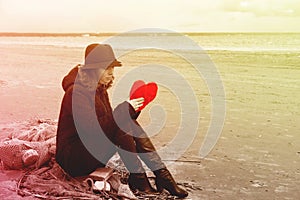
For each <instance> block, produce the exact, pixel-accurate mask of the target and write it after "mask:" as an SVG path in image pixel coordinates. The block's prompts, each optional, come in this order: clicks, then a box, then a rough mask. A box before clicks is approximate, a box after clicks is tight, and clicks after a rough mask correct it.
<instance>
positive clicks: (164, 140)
mask: <svg viewBox="0 0 300 200" xmlns="http://www.w3.org/2000/svg"><path fill="white" fill-rule="evenodd" d="M0 55H1V58H3V60H2V64H1V65H0V68H1V72H0V87H1V91H0V102H1V106H0V134H1V138H3V137H5V134H9V131H10V129H9V127H10V126H11V127H13V128H14V129H15V130H18V127H19V128H20V127H21V124H24V123H27V122H28V123H30V122H31V121H34V120H37V119H42V120H43V119H50V120H53V121H56V120H57V118H58V115H59V109H60V102H61V99H62V97H63V90H62V88H61V80H62V78H63V76H64V75H66V74H67V73H68V71H69V70H70V69H72V67H74V66H75V65H76V64H78V63H81V62H82V55H83V49H81V48H70V47H62V46H54V47H53V46H52V47H47V48H45V46H34V45H33V46H26V45H17V44H15V45H0ZM158 55H159V56H162V57H163V59H160V60H162V64H165V65H168V66H170V67H173V68H174V69H176V70H177V71H179V72H180V73H182V74H183V75H185V77H186V78H187V80H188V81H189V82H190V85H191V87H192V88H194V91H195V94H196V96H197V99H198V102H199V109H200V114H201V115H200V119H199V128H198V130H197V131H198V132H197V134H196V137H195V138H194V140H193V141H192V144H191V145H190V147H189V148H187V150H186V151H185V153H184V154H183V155H182V156H181V157H180V158H179V159H178V161H176V162H171V163H169V168H170V169H171V171H173V172H174V176H175V179H176V180H178V182H180V183H190V184H192V185H194V186H195V187H197V190H191V191H190V197H191V198H192V199H298V198H299V196H300V190H299V189H300V167H299V166H300V165H299V163H300V136H299V134H298V133H299V125H298V122H299V121H300V110H299V109H298V108H299V107H300V93H299V89H300V88H299V87H300V82H299V81H300V80H299V77H300V68H299V66H298V63H299V62H298V61H299V58H300V57H299V56H300V53H299V52H294V53H287V54H283V53H278V52H267V53H266V52H264V53H257V52H255V53H253V52H252V53H250V52H229V51H225V52H224V51H222V52H220V51H208V55H209V56H210V58H211V59H212V61H213V62H214V63H215V66H216V67H217V69H218V71H219V73H220V77H221V79H222V81H223V84H224V88H225V93H226V118H225V123H224V126H223V130H222V134H221V136H220V138H219V140H218V142H217V144H216V146H215V147H214V149H213V150H212V151H211V152H210V153H209V154H208V155H207V156H206V157H205V158H203V159H201V158H200V157H199V148H200V146H201V145H202V142H203V140H204V138H205V134H206V132H207V130H208V127H209V125H210V117H211V105H210V104H211V100H210V94H209V91H208V89H207V86H206V85H205V81H204V80H201V78H199V77H197V76H196V75H195V73H194V72H193V71H191V70H185V69H183V68H180V67H182V66H178V62H177V60H176V59H178V58H170V55H169V54H163V53H161V52H158V53H156V54H155V52H154V54H152V52H144V53H140V54H139V53H136V54H133V55H128V56H127V57H126V56H125V57H124V58H123V60H122V62H123V63H124V64H125V66H126V67H124V68H122V69H120V70H118V71H117V70H116V76H117V77H122V76H123V75H124V74H126V73H127V72H128V70H129V69H131V68H134V67H136V66H139V64H141V63H142V61H143V62H145V63H147V62H149V60H150V61H151V60H155V59H154V58H155V57H156V56H158ZM144 57H145V60H142V59H143V58H144ZM137 58H138V59H139V60H138V59H137ZM184 66H185V65H184ZM117 81H118V80H116V83H117ZM170 96H171V93H168V92H167V91H165V89H164V88H161V94H159V96H158V97H157V99H156V100H155V103H156V104H162V105H164V106H165V110H166V112H167V117H168V119H167V120H166V126H164V128H163V130H161V133H159V134H157V135H155V136H153V141H154V143H155V145H156V146H157V147H158V148H161V147H163V146H165V145H168V142H170V141H171V139H172V138H171V135H170V134H171V132H172V131H174V130H175V131H176V130H177V128H178V127H177V126H178V125H179V124H180V110H178V108H173V107H177V105H178V103H176V97H170ZM166 102H167V103H166ZM168 104H170V105H168ZM139 120H140V121H141V123H142V124H145V125H147V124H148V123H150V122H149V121H151V120H150V119H149V113H148V110H146V111H145V112H144V113H142V114H141V116H140V119H139ZM171 122H172V123H171ZM19 130H21V129H19ZM19 175H20V174H19V172H9V171H2V172H1V173H0V183H1V184H0V191H1V190H2V191H3V193H2V191H1V195H2V194H3V195H4V196H3V197H5V195H12V196H11V197H12V198H11V199H14V198H17V196H15V192H14V191H13V189H11V188H14V187H15V186H14V185H10V183H11V184H14V183H13V182H12V180H17V179H18V178H19ZM7 184H8V185H9V186H4V185H7ZM7 187H10V188H7ZM0 198H1V196H0Z"/></svg>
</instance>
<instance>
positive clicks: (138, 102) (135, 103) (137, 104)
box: [127, 97, 145, 111]
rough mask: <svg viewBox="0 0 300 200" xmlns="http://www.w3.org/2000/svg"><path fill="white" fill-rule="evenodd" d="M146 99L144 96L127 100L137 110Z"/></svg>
mask: <svg viewBox="0 0 300 200" xmlns="http://www.w3.org/2000/svg"><path fill="white" fill-rule="evenodd" d="M144 101H145V99H144V98H143V97H140V98H137V99H131V100H127V102H128V103H129V104H130V105H131V106H132V107H133V108H134V110H135V111H137V110H138V109H139V108H140V107H141V106H142V105H143V103H144Z"/></svg>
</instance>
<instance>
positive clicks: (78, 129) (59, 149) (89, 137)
mask: <svg viewBox="0 0 300 200" xmlns="http://www.w3.org/2000/svg"><path fill="white" fill-rule="evenodd" d="M77 73H78V66H76V67H75V68H73V69H72V70H71V71H70V72H69V74H68V75H67V76H66V77H65V78H64V79H63V82H62V86H63V89H64V91H65V94H64V97H63V100H62V104H61V110H60V115H59V121H58V129H57V138H56V161H57V162H58V163H59V164H60V166H61V167H62V168H63V169H64V170H65V171H66V172H67V173H69V174H70V175H71V176H82V175H87V174H89V173H90V172H92V171H94V170H95V169H96V168H98V167H103V166H105V164H106V162H107V161H108V160H109V159H110V158H111V156H112V155H113V154H114V153H115V152H116V148H115V145H113V144H112V143H114V144H116V145H117V142H118V141H117V138H116V133H117V132H118V130H119V127H118V125H117V124H116V122H115V120H114V116H115V118H117V121H118V122H119V121H121V122H126V121H128V119H126V118H128V117H127V116H128V113H129V115H130V117H131V118H136V117H137V116H136V115H137V114H138V113H136V112H135V111H134V109H133V107H132V106H130V104H129V103H127V102H123V103H122V104H120V105H119V106H117V108H116V109H115V110H114V111H113V109H112V107H111V105H110V101H109V97H108V94H107V91H106V89H103V88H102V87H99V88H97V90H96V94H95V92H90V91H88V90H87V89H85V88H84V87H83V86H82V85H80V84H77V82H76V86H75V85H74V81H75V78H76V76H77ZM74 88H76V89H74ZM74 98H76V100H74ZM93 98H94V102H93V101H92V100H93ZM74 108H76V109H75V110H74ZM74 112H76V113H77V114H76V116H79V119H77V118H76V120H74V116H75V115H74ZM95 112H96V117H95ZM99 125H100V127H101V128H102V130H103V131H99ZM78 133H80V136H79V135H78ZM105 136H106V137H105ZM80 137H81V138H80ZM82 137H83V138H82ZM107 138H108V139H109V140H110V141H111V142H110V141H109V140H107ZM82 139H83V140H84V143H83V142H82ZM85 145H88V146H89V147H90V148H92V149H93V150H94V152H96V154H93V155H96V157H97V159H96V158H95V157H94V156H93V155H92V154H91V153H90V152H89V151H88V150H87V148H86V146H85ZM99 160H100V161H99Z"/></svg>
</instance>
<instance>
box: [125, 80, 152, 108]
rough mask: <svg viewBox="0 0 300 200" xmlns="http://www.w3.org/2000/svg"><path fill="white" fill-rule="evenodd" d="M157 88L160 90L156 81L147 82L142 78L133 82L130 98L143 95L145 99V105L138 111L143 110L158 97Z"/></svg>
mask: <svg viewBox="0 0 300 200" xmlns="http://www.w3.org/2000/svg"><path fill="white" fill-rule="evenodd" d="M157 90H158V87H157V84H156V83H154V82H150V83H148V84H146V83H145V82H144V81H142V80H137V81H135V82H134V83H133V85H132V87H131V90H130V100H131V99H137V98H140V97H143V98H144V99H145V101H144V103H143V105H142V106H141V107H140V108H139V109H138V110H137V111H141V110H142V109H143V108H145V107H146V106H147V105H148V104H149V103H150V102H151V101H153V99H154V98H155V97H156V94H157Z"/></svg>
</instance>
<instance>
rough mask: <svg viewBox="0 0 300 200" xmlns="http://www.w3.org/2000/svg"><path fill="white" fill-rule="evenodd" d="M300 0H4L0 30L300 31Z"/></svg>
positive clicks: (0, 16) (0, 1)
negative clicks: (152, 29)
mask: <svg viewBox="0 0 300 200" xmlns="http://www.w3.org/2000/svg"><path fill="white" fill-rule="evenodd" d="M299 22H300V0H107V1H104V0H0V32H59V33H60V32H100V33H101V32H124V31H130V30H134V29H140V28H163V29H169V30H173V31H178V32H300V23H299Z"/></svg>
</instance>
